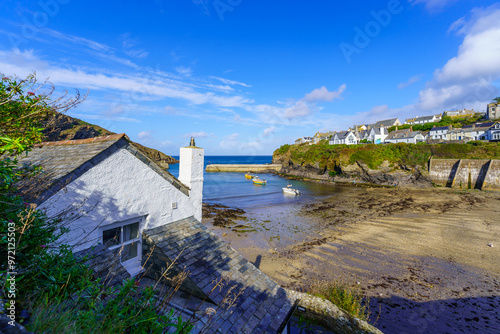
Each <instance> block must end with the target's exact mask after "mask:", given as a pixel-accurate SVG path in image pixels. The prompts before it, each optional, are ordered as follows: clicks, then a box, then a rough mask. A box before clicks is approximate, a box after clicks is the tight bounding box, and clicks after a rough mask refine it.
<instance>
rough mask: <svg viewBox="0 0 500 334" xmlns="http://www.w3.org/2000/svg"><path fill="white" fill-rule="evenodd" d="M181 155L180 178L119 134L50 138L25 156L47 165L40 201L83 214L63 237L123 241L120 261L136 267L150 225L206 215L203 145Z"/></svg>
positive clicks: (53, 211) (76, 242)
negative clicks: (202, 210) (60, 139)
mask: <svg viewBox="0 0 500 334" xmlns="http://www.w3.org/2000/svg"><path fill="white" fill-rule="evenodd" d="M180 159H181V161H180V165H179V179H176V178H175V177H174V176H172V175H171V174H170V173H169V172H167V171H165V170H164V169H162V168H160V167H159V166H158V165H156V164H155V163H154V162H153V161H151V160H150V159H149V158H147V157H146V156H145V155H144V154H142V153H141V151H139V150H138V149H137V148H136V147H135V146H134V145H133V144H132V143H131V142H130V141H129V139H128V137H126V136H125V134H119V135H111V136H106V137H98V138H91V139H82V140H70V141H60V142H48V143H43V144H40V145H37V146H36V147H35V148H34V149H33V150H32V151H31V152H29V154H28V156H27V157H25V158H22V159H20V163H22V164H23V165H26V164H36V165H41V166H42V167H43V171H44V173H43V174H42V175H41V176H40V177H43V178H44V180H43V181H42V182H39V183H40V184H41V185H40V186H38V189H36V193H33V191H32V193H33V195H34V200H35V203H37V204H38V205H39V208H40V209H43V210H46V211H47V213H48V214H49V216H54V215H57V214H59V213H61V212H65V211H67V212H72V213H73V214H75V215H76V216H78V217H79V218H78V219H74V220H73V221H72V222H71V225H70V226H69V229H70V231H69V233H67V234H65V235H64V236H63V239H62V240H60V241H61V242H62V243H65V244H69V245H72V246H74V251H75V252H78V251H81V250H84V249H87V248H89V247H91V246H93V245H95V244H98V243H102V244H104V245H106V246H107V247H108V248H109V249H110V250H113V249H119V248H122V247H123V248H124V251H123V252H122V255H121V258H122V259H121V260H122V261H121V263H122V264H123V266H124V267H125V268H126V269H127V271H128V272H129V273H130V274H131V275H135V274H136V273H137V272H138V271H139V270H140V269H141V260H142V256H141V254H142V251H141V244H142V232H143V231H144V230H145V229H150V228H154V227H157V226H161V225H165V224H169V223H171V222H173V221H177V220H180V219H184V218H187V217H191V216H193V217H194V218H195V219H197V220H199V221H201V214H202V212H201V208H202V192H203V160H204V150H203V149H201V148H197V147H195V146H189V147H184V148H181V150H180ZM31 182H36V179H34V180H32V181H31ZM27 186H29V185H28V184H24V187H25V188H26V187H27Z"/></svg>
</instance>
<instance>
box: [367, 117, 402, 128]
mask: <svg viewBox="0 0 500 334" xmlns="http://www.w3.org/2000/svg"><path fill="white" fill-rule="evenodd" d="M399 125H402V124H401V122H400V121H399V119H398V118H391V119H385V120H383V121H378V122H376V123H374V124H370V127H371V128H380V127H384V128H390V127H392V126H399Z"/></svg>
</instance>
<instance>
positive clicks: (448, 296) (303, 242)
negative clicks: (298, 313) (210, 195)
mask: <svg viewBox="0 0 500 334" xmlns="http://www.w3.org/2000/svg"><path fill="white" fill-rule="evenodd" d="M244 217H245V218H241V217H240V218H237V217H236V218H234V217H233V222H234V223H233V224H231V225H229V226H225V227H224V226H220V225H219V226H214V225H213V224H212V221H213V219H204V223H205V224H206V225H207V226H209V227H210V228H211V229H212V230H213V231H214V232H215V233H216V234H217V235H219V236H220V237H221V238H223V239H224V240H225V241H227V242H229V243H231V246H233V247H234V248H235V249H237V250H238V251H239V252H241V253H242V254H243V255H244V256H245V257H247V259H249V260H250V261H252V262H254V263H255V264H256V265H257V266H258V267H259V268H260V269H262V270H263V271H264V272H265V273H266V274H268V275H269V276H270V277H271V278H273V279H274V280H276V281H277V282H278V283H280V284H281V285H283V286H286V287H289V288H293V289H300V290H307V288H308V286H310V284H311V283H312V282H314V281H315V280H328V281H330V280H341V281H343V282H346V283H349V284H352V285H354V286H358V287H359V288H360V289H362V290H363V291H364V293H365V294H366V296H368V297H370V308H371V316H370V318H371V321H370V322H371V323H372V324H375V326H377V327H378V328H380V329H381V330H382V331H384V332H385V333H500V312H499V311H498V310H500V193H498V192H481V191H476V190H453V189H448V188H364V187H344V189H342V191H341V192H340V194H337V195H335V196H331V197H328V198H324V199H322V200H320V201H319V202H318V201H316V202H304V203H301V204H289V205H279V206H270V207H265V208H258V209H254V210H250V211H247V212H246V213H245V214H244Z"/></svg>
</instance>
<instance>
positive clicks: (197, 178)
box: [179, 137, 205, 222]
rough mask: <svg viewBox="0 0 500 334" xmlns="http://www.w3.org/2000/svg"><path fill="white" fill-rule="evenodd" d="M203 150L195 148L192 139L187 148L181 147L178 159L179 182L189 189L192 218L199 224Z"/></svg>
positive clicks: (201, 197)
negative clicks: (192, 209)
mask: <svg viewBox="0 0 500 334" xmlns="http://www.w3.org/2000/svg"><path fill="white" fill-rule="evenodd" d="M204 158H205V150H204V149H202V148H199V147H196V146H195V143H194V138H193V137H191V143H190V145H189V146H188V147H181V149H180V157H179V160H180V162H179V181H181V182H182V183H184V184H185V185H186V186H188V187H189V189H190V190H189V199H190V202H191V205H192V206H193V208H194V212H195V214H194V217H195V218H196V219H198V220H199V221H200V222H201V206H202V200H203V170H204Z"/></svg>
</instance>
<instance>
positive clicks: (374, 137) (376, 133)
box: [367, 127, 389, 144]
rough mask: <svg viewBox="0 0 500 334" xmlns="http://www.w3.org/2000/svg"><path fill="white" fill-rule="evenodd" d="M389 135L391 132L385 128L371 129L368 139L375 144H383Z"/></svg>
mask: <svg viewBox="0 0 500 334" xmlns="http://www.w3.org/2000/svg"><path fill="white" fill-rule="evenodd" d="M388 135H389V132H388V131H387V129H386V128H384V127H380V128H371V129H370V131H369V134H368V138H367V139H368V140H369V141H371V142H372V143H374V144H382V143H383V142H384V141H385V138H387V136H388Z"/></svg>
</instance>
